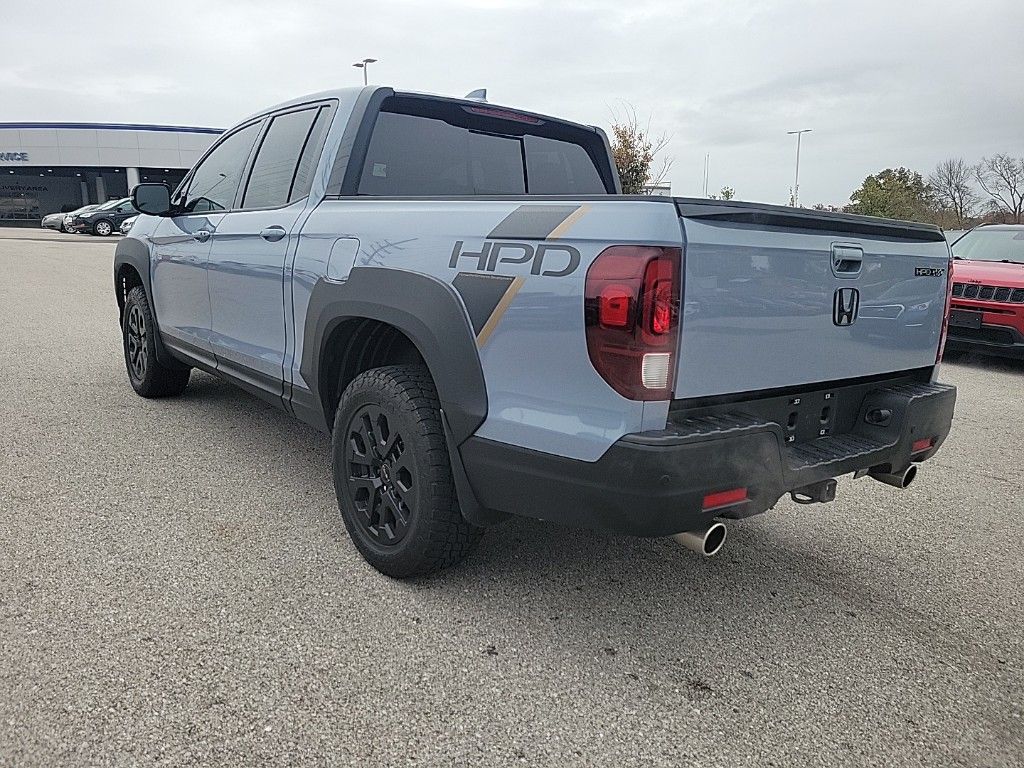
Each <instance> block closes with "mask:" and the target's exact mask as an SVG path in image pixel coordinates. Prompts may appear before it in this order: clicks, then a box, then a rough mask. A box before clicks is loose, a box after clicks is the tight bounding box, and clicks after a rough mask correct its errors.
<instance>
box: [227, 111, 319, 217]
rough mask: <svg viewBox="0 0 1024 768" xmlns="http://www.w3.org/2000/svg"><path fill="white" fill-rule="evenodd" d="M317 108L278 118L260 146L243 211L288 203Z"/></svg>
mask: <svg viewBox="0 0 1024 768" xmlns="http://www.w3.org/2000/svg"><path fill="white" fill-rule="evenodd" d="M319 111H320V110H319V108H313V109H303V110H301V111H299V112H288V113H286V114H283V115H278V116H277V117H275V118H274V119H273V120H271V122H270V128H269V129H267V133H266V135H265V136H264V137H263V141H262V142H261V143H260V148H259V151H258V152H257V153H256V160H255V162H254V163H253V166H252V171H251V172H250V173H249V182H248V184H247V185H246V188H245V195H244V197H243V199H242V208H271V207H276V206H281V205H286V204H287V203H288V199H289V194H290V193H291V190H292V182H293V181H294V180H295V172H296V169H297V167H298V164H299V157H300V156H301V155H302V150H303V149H304V148H305V146H306V140H307V138H309V132H310V129H311V128H312V127H313V122H314V120H315V119H316V117H317V114H318V113H319Z"/></svg>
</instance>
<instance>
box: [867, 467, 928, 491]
mask: <svg viewBox="0 0 1024 768" xmlns="http://www.w3.org/2000/svg"><path fill="white" fill-rule="evenodd" d="M868 475H870V476H871V477H873V478H875V480H877V481H878V482H880V483H885V484H886V485H891V486H893V487H894V488H906V487H907V486H908V485H910V484H911V483H912V482H914V478H915V477H917V466H916V465H914V464H911V465H910V466H909V467H907V468H906V469H905V470H903V471H902V472H897V473H891V472H874V471H871V472H868Z"/></svg>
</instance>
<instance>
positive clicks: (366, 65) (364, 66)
mask: <svg viewBox="0 0 1024 768" xmlns="http://www.w3.org/2000/svg"><path fill="white" fill-rule="evenodd" d="M375 61H376V59H363V60H362V61H357V62H356V63H355V64H353V65H352V66H353V67H359V69H361V70H363V85H366V84H367V83H368V82H369V81H368V80H367V77H366V70H368V69H369V68H370V65H371V64H373V63H374V62H375Z"/></svg>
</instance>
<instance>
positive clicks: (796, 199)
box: [786, 128, 814, 208]
mask: <svg viewBox="0 0 1024 768" xmlns="http://www.w3.org/2000/svg"><path fill="white" fill-rule="evenodd" d="M812 130H814V129H813V128H802V129H801V130H799V131H786V133H787V134H788V135H790V136H792V135H793V134H796V178H795V179H793V207H794V208H799V207H800V139H801V138H802V137H803V135H804V134H805V133H810V132H811V131H812Z"/></svg>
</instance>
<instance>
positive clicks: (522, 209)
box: [487, 205, 580, 240]
mask: <svg viewBox="0 0 1024 768" xmlns="http://www.w3.org/2000/svg"><path fill="white" fill-rule="evenodd" d="M579 207H580V206H578V205H520V206H519V207H518V208H516V209H515V210H514V211H512V213H510V214H509V215H508V216H506V217H505V218H504V219H502V220H501V221H500V222H498V226H496V227H495V228H494V229H492V230H491V232H490V234H489V235H487V239H488V240H544V239H545V238H547V236H548V235H550V234H551V233H552V232H554V231H555V230H556V229H558V225H559V224H561V223H562V222H563V221H565V220H566V219H567V218H569V217H570V216H572V214H574V213H575V212H576V210H577V209H578V208H579Z"/></svg>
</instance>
